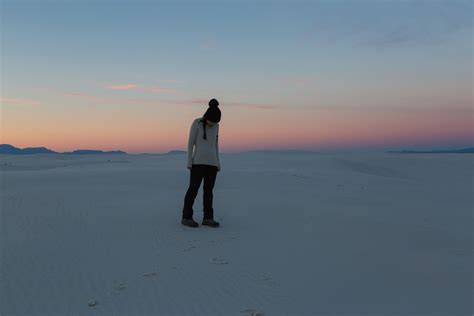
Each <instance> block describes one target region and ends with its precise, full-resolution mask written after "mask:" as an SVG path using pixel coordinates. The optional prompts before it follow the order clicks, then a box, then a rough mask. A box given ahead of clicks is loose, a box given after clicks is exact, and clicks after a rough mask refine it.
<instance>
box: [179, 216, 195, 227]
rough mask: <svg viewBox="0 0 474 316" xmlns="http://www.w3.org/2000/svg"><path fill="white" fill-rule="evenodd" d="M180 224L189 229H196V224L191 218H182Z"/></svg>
mask: <svg viewBox="0 0 474 316" xmlns="http://www.w3.org/2000/svg"><path fill="white" fill-rule="evenodd" d="M181 224H183V225H186V226H189V227H198V226H199V225H198V223H197V222H196V221H195V220H194V219H192V218H182V219H181Z"/></svg>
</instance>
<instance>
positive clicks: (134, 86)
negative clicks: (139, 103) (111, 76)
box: [106, 83, 176, 92]
mask: <svg viewBox="0 0 474 316" xmlns="http://www.w3.org/2000/svg"><path fill="white" fill-rule="evenodd" d="M106 88H108V89H112V90H132V89H133V90H143V91H154V92H176V90H174V89H167V88H163V87H162V86H145V85H139V84H135V83H127V84H113V85H106Z"/></svg>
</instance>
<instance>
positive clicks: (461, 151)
mask: <svg viewBox="0 0 474 316" xmlns="http://www.w3.org/2000/svg"><path fill="white" fill-rule="evenodd" d="M388 153H397V154H474V147H468V148H461V149H447V150H401V151H388Z"/></svg>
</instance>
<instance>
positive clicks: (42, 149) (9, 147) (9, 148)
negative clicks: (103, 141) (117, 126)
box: [0, 144, 126, 155]
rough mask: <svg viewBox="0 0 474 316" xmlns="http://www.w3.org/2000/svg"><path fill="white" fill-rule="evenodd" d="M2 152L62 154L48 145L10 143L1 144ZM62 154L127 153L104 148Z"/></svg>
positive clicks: (14, 153) (9, 153)
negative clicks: (35, 145) (20, 145)
mask: <svg viewBox="0 0 474 316" xmlns="http://www.w3.org/2000/svg"><path fill="white" fill-rule="evenodd" d="M0 154H7V155H29V154H61V153H60V152H57V151H53V150H50V149H48V148H46V147H26V148H23V149H21V148H17V147H15V146H12V145H9V144H0ZM62 154H76V155H88V154H126V152H124V151H121V150H114V151H102V150H88V149H81V150H74V151H72V152H63V153H62Z"/></svg>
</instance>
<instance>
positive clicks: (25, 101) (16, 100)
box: [0, 97, 41, 105]
mask: <svg viewBox="0 0 474 316" xmlns="http://www.w3.org/2000/svg"><path fill="white" fill-rule="evenodd" d="M0 103H1V104H8V105H38V104H40V103H41V102H39V101H35V100H31V99H23V98H5V97H0Z"/></svg>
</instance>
